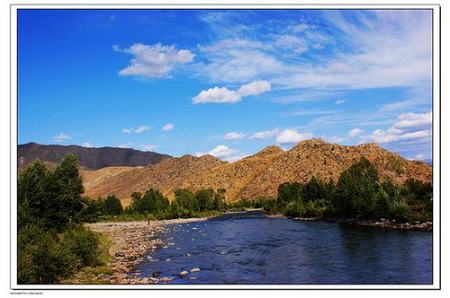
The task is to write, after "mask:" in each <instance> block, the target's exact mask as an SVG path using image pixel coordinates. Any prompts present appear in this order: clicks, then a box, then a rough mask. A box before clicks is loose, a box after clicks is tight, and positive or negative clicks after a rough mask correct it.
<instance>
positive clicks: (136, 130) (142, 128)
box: [122, 125, 150, 134]
mask: <svg viewBox="0 0 450 298" xmlns="http://www.w3.org/2000/svg"><path fill="white" fill-rule="evenodd" d="M149 130H150V126H148V125H141V126H138V127H131V128H124V129H122V132H123V133H127V134H131V133H135V134H140V133H143V132H146V131H149Z"/></svg>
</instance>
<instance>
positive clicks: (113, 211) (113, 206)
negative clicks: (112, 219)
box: [102, 195, 123, 215]
mask: <svg viewBox="0 0 450 298" xmlns="http://www.w3.org/2000/svg"><path fill="white" fill-rule="evenodd" d="M122 211H123V207H122V203H121V202H120V200H119V199H118V198H117V197H116V196H115V195H109V196H108V197H107V198H106V199H105V200H104V201H103V202H102V213H103V214H105V215H119V214H121V213H122Z"/></svg>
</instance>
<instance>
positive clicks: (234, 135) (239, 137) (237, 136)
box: [224, 131, 246, 141]
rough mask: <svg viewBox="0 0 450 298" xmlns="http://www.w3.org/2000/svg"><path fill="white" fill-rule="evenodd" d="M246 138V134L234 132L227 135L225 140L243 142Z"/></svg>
mask: <svg viewBox="0 0 450 298" xmlns="http://www.w3.org/2000/svg"><path fill="white" fill-rule="evenodd" d="M245 136H246V134H245V133H242V132H236V131H232V132H228V133H226V134H225V136H224V139H225V140H229V141H235V140H242V139H243V138H245Z"/></svg>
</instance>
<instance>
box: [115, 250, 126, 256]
mask: <svg viewBox="0 0 450 298" xmlns="http://www.w3.org/2000/svg"><path fill="white" fill-rule="evenodd" d="M124 256H125V254H124V253H123V252H122V251H118V252H116V257H124Z"/></svg>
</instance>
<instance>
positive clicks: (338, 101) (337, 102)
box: [335, 99, 345, 105]
mask: <svg viewBox="0 0 450 298" xmlns="http://www.w3.org/2000/svg"><path fill="white" fill-rule="evenodd" d="M344 102H345V99H338V100H336V102H335V103H336V104H337V105H340V104H343V103H344Z"/></svg>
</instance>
